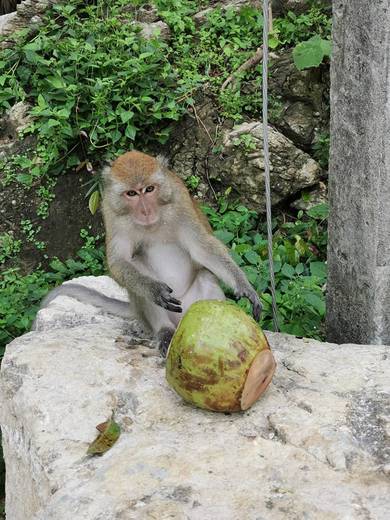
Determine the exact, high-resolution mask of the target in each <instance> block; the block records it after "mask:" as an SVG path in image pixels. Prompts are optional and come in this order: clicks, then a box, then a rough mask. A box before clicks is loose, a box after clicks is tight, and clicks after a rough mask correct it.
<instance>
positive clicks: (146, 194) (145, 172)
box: [45, 151, 261, 357]
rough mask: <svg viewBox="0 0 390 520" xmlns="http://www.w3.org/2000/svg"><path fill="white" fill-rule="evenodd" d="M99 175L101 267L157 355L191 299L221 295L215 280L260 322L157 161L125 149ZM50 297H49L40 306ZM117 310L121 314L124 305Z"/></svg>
mask: <svg viewBox="0 0 390 520" xmlns="http://www.w3.org/2000/svg"><path fill="white" fill-rule="evenodd" d="M103 177H104V183H105V188H104V195H103V205H102V209H103V216H104V223H105V228H106V249H107V262H108V267H109V270H110V273H111V276H112V277H113V278H114V280H116V281H117V282H118V284H119V285H121V286H122V287H124V288H125V289H126V290H127V292H128V294H129V300H130V310H129V316H130V315H132V316H133V317H135V318H137V319H138V320H140V321H141V322H143V323H145V324H146V325H147V326H148V328H150V329H151V330H152V332H153V334H154V336H155V337H156V339H157V342H158V345H159V350H160V353H161V355H162V356H164V357H165V356H166V353H167V349H168V346H169V343H170V341H171V338H172V335H173V333H174V331H175V329H176V327H177V325H178V323H179V321H180V319H181V317H182V315H183V313H185V312H186V310H187V309H188V307H190V305H191V304H192V303H194V302H195V301H197V300H204V299H217V300H223V299H225V295H224V293H223V291H222V289H221V288H220V286H219V284H218V280H222V281H223V282H224V283H225V284H227V285H228V286H229V287H231V288H232V289H233V290H234V293H235V295H236V297H237V298H239V297H242V296H245V297H247V298H249V300H250V302H251V303H252V306H253V316H254V318H255V319H256V320H259V318H260V313H261V303H260V299H259V296H258V295H257V293H256V291H255V290H254V289H253V288H252V286H251V285H250V283H249V282H248V280H247V278H246V276H245V274H244V273H243V272H242V271H241V269H240V268H239V267H238V266H237V265H236V264H235V262H234V261H233V260H232V259H231V258H230V255H229V253H228V251H227V249H226V247H225V246H224V245H223V244H222V243H221V242H220V241H219V240H217V239H216V238H215V237H214V236H213V235H212V232H211V227H210V225H209V223H208V221H207V219H206V217H205V216H204V215H203V214H202V213H201V211H200V210H199V208H198V206H197V205H196V203H195V201H194V200H192V198H191V196H190V194H189V192H188V190H187V188H186V187H185V185H184V183H183V182H182V181H181V180H180V179H179V178H178V177H177V176H176V175H175V174H174V173H173V172H171V171H170V170H169V169H168V168H167V165H166V163H165V161H164V160H163V159H161V158H154V157H151V156H149V155H146V154H144V153H141V152H137V151H132V152H128V153H125V154H124V155H122V156H120V157H119V158H118V159H116V161H115V162H114V163H113V164H112V166H111V167H107V168H106V169H105V170H104V172H103ZM69 285H72V287H75V284H69ZM62 287H64V288H66V285H64V286H62ZM78 287H80V286H78ZM83 289H84V288H81V290H83ZM57 291H60V292H61V287H60V288H58V289H57ZM68 291H69V292H72V290H71V288H69V289H68ZM89 292H90V293H94V292H95V291H91V290H90V289H89ZM57 294H58V293H57ZM91 296H92V294H91ZM52 299H53V298H52V297H51V296H50V294H49V299H48V300H47V301H46V302H45V303H46V304H47V303H48V301H51V300H52ZM94 300H96V295H95V297H94ZM106 300H111V299H110V298H106ZM114 302H115V300H114ZM91 303H94V302H93V301H92V302H91ZM106 303H107V304H108V305H107V310H108V312H113V313H114V314H115V313H116V312H115V309H110V308H109V307H112V306H113V305H114V304H111V303H110V302H106ZM117 303H119V302H117ZM98 306H102V307H103V308H105V307H106V306H105V305H104V303H102V304H101V305H98ZM117 307H118V308H117V311H118V312H117V313H118V314H119V315H123V312H122V311H123V302H122V304H121V305H117Z"/></svg>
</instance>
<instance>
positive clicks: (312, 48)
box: [293, 34, 331, 70]
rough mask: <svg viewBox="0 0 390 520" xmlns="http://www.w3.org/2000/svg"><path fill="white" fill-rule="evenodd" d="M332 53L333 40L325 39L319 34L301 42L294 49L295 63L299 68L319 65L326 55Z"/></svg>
mask: <svg viewBox="0 0 390 520" xmlns="http://www.w3.org/2000/svg"><path fill="white" fill-rule="evenodd" d="M330 54H331V42H330V41H329V40H323V39H322V38H321V36H319V35H318V34H316V35H315V36H313V37H312V38H310V39H309V40H307V41H305V42H302V43H299V44H298V45H297V46H296V47H295V49H294V50H293V58H294V63H295V65H296V67H297V68H298V69H299V70H303V69H308V68H310V67H318V65H320V64H321V63H322V60H323V59H324V58H325V56H330Z"/></svg>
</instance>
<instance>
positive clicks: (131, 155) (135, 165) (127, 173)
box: [111, 150, 161, 184]
mask: <svg viewBox="0 0 390 520" xmlns="http://www.w3.org/2000/svg"><path fill="white" fill-rule="evenodd" d="M160 168H161V165H160V163H159V161H158V160H157V159H155V158H154V157H151V156H150V155H146V154H144V153H142V152H137V151H136V150H133V151H132V152H127V153H124V154H123V155H121V156H120V157H118V159H116V160H115V161H114V162H113V164H112V166H111V174H112V176H113V177H114V179H116V180H118V181H119V182H128V181H129V180H130V179H131V182H132V183H134V184H137V183H139V182H141V183H142V182H148V180H149V179H150V177H151V176H152V175H153V174H154V173H156V172H157V171H158V170H159V169H160Z"/></svg>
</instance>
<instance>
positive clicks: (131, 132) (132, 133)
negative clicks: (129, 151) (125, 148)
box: [125, 124, 137, 140]
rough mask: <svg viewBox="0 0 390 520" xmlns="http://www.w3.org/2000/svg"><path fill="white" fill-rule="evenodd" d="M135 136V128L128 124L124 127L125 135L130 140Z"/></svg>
mask: <svg viewBox="0 0 390 520" xmlns="http://www.w3.org/2000/svg"><path fill="white" fill-rule="evenodd" d="M136 134H137V129H136V127H135V126H133V125H130V124H128V125H127V126H126V130H125V135H126V137H128V138H129V139H131V140H134V138H135V136H136Z"/></svg>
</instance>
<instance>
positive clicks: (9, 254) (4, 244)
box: [0, 232, 22, 264]
mask: <svg viewBox="0 0 390 520" xmlns="http://www.w3.org/2000/svg"><path fill="white" fill-rule="evenodd" d="M21 248H22V241H21V240H16V239H15V237H14V235H13V233H11V232H8V233H3V234H1V235H0V264H3V263H4V262H5V261H6V260H9V259H11V258H15V257H16V256H17V255H18V254H19V253H20V251H21Z"/></svg>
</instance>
